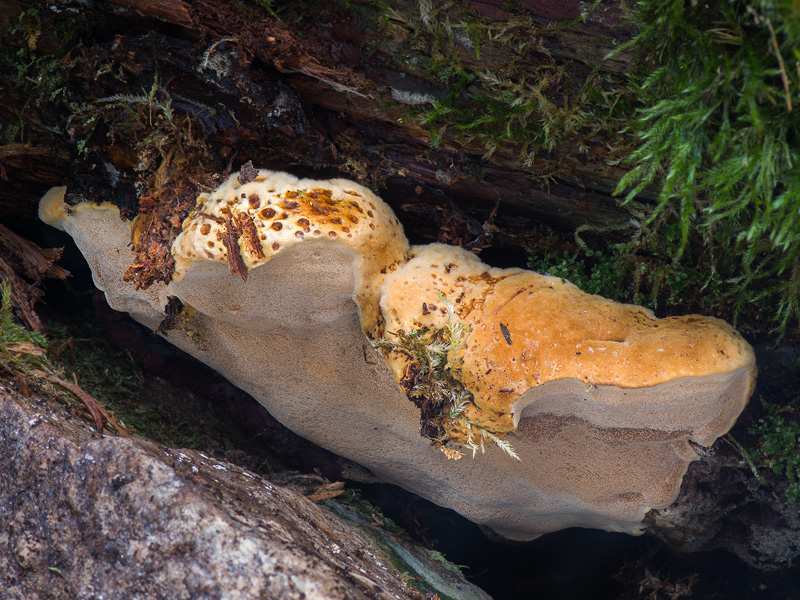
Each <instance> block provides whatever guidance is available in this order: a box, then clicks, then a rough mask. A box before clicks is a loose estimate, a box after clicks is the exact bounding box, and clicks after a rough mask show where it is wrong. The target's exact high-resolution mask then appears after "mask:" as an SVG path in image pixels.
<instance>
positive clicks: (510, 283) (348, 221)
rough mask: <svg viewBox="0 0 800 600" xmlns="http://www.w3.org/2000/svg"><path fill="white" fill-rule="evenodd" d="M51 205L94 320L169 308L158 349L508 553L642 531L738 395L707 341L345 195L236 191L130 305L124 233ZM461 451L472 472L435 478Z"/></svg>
mask: <svg viewBox="0 0 800 600" xmlns="http://www.w3.org/2000/svg"><path fill="white" fill-rule="evenodd" d="M62 197H63V189H62V190H60V192H53V193H51V194H48V195H47V196H45V198H44V199H43V200H42V203H41V205H40V215H41V217H42V219H43V220H44V221H45V222H47V223H50V224H52V225H54V226H56V227H60V228H62V229H64V230H66V231H67V232H69V233H70V234H71V235H72V236H73V237H74V238H75V241H76V243H77V244H78V246H79V248H80V249H81V251H82V252H83V254H84V255H85V256H86V257H87V259H88V261H89V264H90V267H91V268H92V271H93V275H94V278H95V281H96V283H97V285H98V286H99V287H100V288H101V289H103V290H104V291H105V293H106V296H107V298H108V300H109V303H110V304H111V306H112V307H114V308H116V309H117V310H123V311H126V312H129V313H130V314H131V315H132V316H133V317H134V318H135V319H137V320H139V321H140V322H142V323H144V324H146V325H148V326H150V327H151V328H153V329H156V328H157V327H158V326H159V324H160V323H161V322H162V320H163V319H164V309H165V306H167V304H168V303H169V302H170V298H178V299H179V300H180V302H181V304H182V305H183V307H184V313H185V315H187V316H186V317H185V319H184V320H185V322H186V324H187V325H188V328H189V329H190V330H191V331H189V332H188V333H187V331H186V328H184V331H181V330H178V329H170V330H165V329H166V328H163V327H162V328H161V334H162V335H163V336H164V337H166V338H167V339H168V340H169V341H171V342H172V343H174V344H175V345H177V346H179V347H181V348H182V349H184V350H186V351H187V352H189V353H190V354H192V355H194V356H195V357H197V358H198V359H199V360H201V361H203V362H205V363H206V364H208V365H210V366H212V367H213V368H215V369H217V370H218V371H219V372H220V373H222V374H223V375H225V376H226V377H228V379H230V380H231V381H232V382H233V383H234V384H236V385H238V386H239V387H241V388H243V389H244V390H246V391H248V392H249V393H251V394H252V395H253V396H254V397H255V398H256V399H258V400H259V401H260V402H261V403H262V404H264V406H265V407H266V408H267V409H268V410H269V411H270V412H271V413H272V414H273V415H274V416H275V417H276V418H278V419H279V420H280V421H282V422H283V423H284V424H285V425H286V426H287V427H289V428H290V429H292V430H294V431H295V432H296V433H298V434H300V435H302V436H304V437H306V438H308V439H309V440H311V441H313V442H315V443H317V444H319V445H321V446H323V447H325V448H328V449H329V450H331V451H333V452H335V453H337V454H340V455H342V456H345V457H347V458H349V459H351V460H353V461H355V462H358V463H360V464H362V465H364V466H366V467H367V468H369V469H370V470H372V471H373V472H374V473H375V474H376V475H378V476H380V477H382V478H384V479H385V480H387V481H391V482H393V483H397V484H399V485H401V486H403V487H405V488H407V489H409V490H411V491H414V492H416V493H418V494H420V495H422V496H424V497H426V498H428V499H430V500H432V501H434V502H436V503H438V504H440V505H443V506H447V507H450V508H453V509H455V510H457V511H458V512H460V513H461V514H463V515H464V516H466V517H467V518H469V519H471V520H473V521H476V522H478V523H481V524H484V525H488V526H490V527H492V528H493V529H495V530H496V531H498V532H499V533H501V534H502V535H505V536H507V537H510V538H514V539H531V538H533V537H536V536H537V535H539V534H541V533H544V532H549V531H555V530H558V529H562V528H565V527H571V526H583V527H597V528H604V529H607V530H615V531H626V532H629V533H637V532H639V531H641V520H642V519H643V517H644V515H645V513H646V512H647V510H649V509H650V508H653V507H665V506H668V505H669V504H671V503H672V502H673V501H674V500H675V498H676V497H677V494H678V491H679V489H680V483H681V480H682V478H683V475H684V474H685V472H686V469H687V467H688V464H689V463H690V462H691V461H692V460H696V458H697V455H696V453H695V452H694V450H693V449H692V446H691V444H690V441H692V442H695V443H697V444H700V445H710V444H711V443H713V441H714V440H715V439H716V438H717V437H719V436H720V435H722V434H724V433H725V432H726V431H727V430H728V429H729V428H730V427H731V426H732V424H733V423H734V421H735V420H736V418H737V417H738V415H739V413H740V412H741V411H742V409H743V408H744V406H745V404H746V402H747V400H748V398H749V396H750V394H751V393H752V388H753V385H754V379H755V371H756V369H755V359H754V355H753V352H752V349H751V348H750V346H749V345H748V344H747V343H746V342H745V341H744V340H743V339H742V338H741V336H739V334H738V333H736V332H735V331H734V330H733V329H732V328H731V327H730V326H728V325H727V324H725V323H723V322H722V321H719V320H717V319H713V318H706V317H699V316H689V317H670V318H666V319H657V318H655V317H654V316H653V314H652V313H651V312H650V311H648V310H646V309H643V308H641V307H637V306H631V305H623V304H618V303H614V302H611V301H609V300H606V299H603V298H600V297H598V296H592V295H589V294H585V293H583V292H581V291H580V290H578V289H577V288H576V287H575V286H573V285H572V284H570V283H567V282H564V281H562V280H561V279H558V278H554V277H549V276H544V275H539V274H536V273H533V272H530V271H524V270H520V269H493V268H491V267H488V266H487V265H485V264H483V263H482V262H481V261H480V260H479V259H478V258H477V257H476V256H475V255H473V254H471V253H469V252H467V251H465V250H462V249H460V248H454V247H448V246H443V245H440V244H433V245H429V246H421V247H414V248H409V246H408V242H407V240H406V238H405V236H404V235H403V230H402V227H401V225H400V224H399V223H398V221H397V219H396V217H395V216H394V214H393V213H392V211H391V209H390V208H389V207H388V206H387V205H386V204H385V203H383V201H382V200H380V199H379V198H378V197H377V196H375V195H374V194H373V193H372V192H370V191H369V190H368V189H366V188H364V187H362V186H360V185H358V184H355V183H352V182H349V181H345V180H337V179H335V180H331V181H316V180H308V179H297V178H295V177H293V176H291V175H288V174H285V173H276V172H271V171H264V170H262V171H257V172H254V173H251V174H250V175H249V176H244V175H239V174H234V175H232V176H231V177H230V178H229V179H228V180H227V181H226V182H225V183H223V184H222V186H221V187H220V188H219V189H217V190H215V191H214V192H211V193H208V194H201V195H200V197H199V198H198V202H197V208H196V209H195V210H194V211H193V212H192V213H191V214H190V215H189V216H188V217H187V218H186V219H185V221H184V222H183V226H182V232H181V233H180V235H179V236H178V237H177V239H175V241H174V243H173V244H172V248H171V251H172V254H173V256H174V257H175V263H176V269H175V274H174V276H173V279H172V281H171V282H170V283H169V284H163V283H156V284H154V285H152V286H151V287H150V288H148V289H146V290H137V289H135V288H134V286H133V285H132V284H130V283H126V282H124V281H123V277H122V275H123V273H124V271H125V268H126V267H127V264H128V262H130V259H131V258H132V252H131V250H130V248H129V247H128V244H129V241H130V234H131V232H130V226H129V224H127V223H126V222H124V221H122V220H120V217H119V214H118V212H115V210H113V209H112V208H110V207H108V206H94V205H89V204H85V205H80V206H78V207H72V208H68V207H66V205H64V204H63V201H62ZM198 338H202V340H203V342H204V343H203V344H202V347H201V346H198V344H197V343H196V341H197V339H198ZM409 399H410V400H413V402H410V401H409ZM432 445H433V446H434V447H436V448H438V449H440V450H442V452H439V451H437V450H436V448H432V447H431V446H432ZM465 448H466V449H468V450H471V451H472V453H473V454H474V453H475V452H476V451H480V452H481V454H480V455H479V456H477V457H476V458H475V459H474V460H470V459H463V460H450V459H451V458H458V457H460V455H461V454H462V451H463V450H464V449H465ZM509 455H511V456H509ZM515 458H518V459H519V460H515Z"/></svg>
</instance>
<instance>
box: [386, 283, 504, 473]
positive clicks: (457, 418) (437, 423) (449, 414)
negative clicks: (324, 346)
mask: <svg viewBox="0 0 800 600" xmlns="http://www.w3.org/2000/svg"><path fill="white" fill-rule="evenodd" d="M436 295H437V296H438V297H439V300H440V301H441V302H442V303H443V304H444V305H445V308H446V309H447V324H446V325H445V327H443V328H441V329H435V330H432V329H428V328H422V329H415V330H414V331H410V332H409V333H405V332H403V331H399V332H395V333H387V335H386V336H385V337H383V338H381V339H379V340H376V341H374V342H373V343H374V345H375V346H376V347H378V348H382V349H384V350H387V351H389V352H399V353H400V354H403V355H405V356H407V357H408V358H409V360H410V366H409V368H408V369H407V370H406V377H405V379H404V380H403V381H402V382H401V386H402V387H403V388H404V390H405V391H406V393H407V394H408V396H409V398H411V399H412V400H414V403H415V404H416V405H417V406H418V407H419V409H420V435H421V436H422V437H426V438H428V439H430V440H431V443H432V444H433V445H434V446H435V447H436V448H438V449H439V450H441V451H442V452H444V454H445V455H446V456H447V458H452V459H455V460H458V459H459V458H461V457H462V456H463V453H462V452H461V450H460V449H458V448H457V447H459V446H460V447H463V448H467V449H469V450H472V456H473V458H474V457H475V455H476V454H477V452H478V450H480V451H481V453H483V452H485V451H486V444H487V443H490V444H494V445H496V446H497V447H498V448H500V449H501V450H502V451H503V452H505V453H506V454H508V455H509V456H511V457H513V458H516V459H517V460H520V458H519V456H517V453H516V452H515V451H514V449H513V447H512V446H511V444H510V443H509V442H508V441H507V440H504V439H503V438H502V434H501V435H497V434H495V433H493V432H491V431H489V430H488V429H486V428H484V427H481V426H480V425H478V424H477V423H475V422H473V421H471V420H470V419H469V417H468V416H467V415H466V409H467V407H468V406H469V405H470V404H473V396H472V393H471V392H470V391H469V390H468V389H466V388H465V387H464V384H463V383H462V382H461V381H460V379H459V377H460V363H461V362H462V360H461V358H460V352H461V350H462V348H463V346H464V343H465V342H466V338H467V337H468V336H469V334H470V333H471V331H472V330H471V329H470V328H469V327H468V326H466V325H464V324H463V323H462V322H461V321H460V320H459V319H458V316H457V315H456V312H455V310H454V308H453V304H452V303H451V302H450V301H449V300H448V299H447V298H445V296H444V294H442V292H440V291H438V290H437V291H436ZM389 336H391V337H392V338H393V339H389ZM448 445H453V446H456V448H452V447H448Z"/></svg>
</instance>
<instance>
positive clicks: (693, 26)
mask: <svg viewBox="0 0 800 600" xmlns="http://www.w3.org/2000/svg"><path fill="white" fill-rule="evenodd" d="M632 18H633V20H634V21H635V23H636V24H637V25H638V26H639V27H640V29H641V33H640V34H639V35H638V37H637V38H635V39H634V40H633V42H631V45H632V46H633V47H634V48H636V49H638V50H639V51H640V52H641V54H642V64H641V66H642V68H643V70H644V71H645V72H646V73H648V74H647V75H646V76H645V77H643V78H642V79H641V81H640V83H639V85H638V86H637V87H636V89H635V92H636V93H637V95H638V97H639V101H640V102H641V104H642V108H641V109H640V110H639V112H638V115H637V118H636V120H635V121H634V123H633V125H632V129H633V130H634V131H635V133H636V135H637V137H638V149H637V150H636V151H635V152H633V153H632V155H631V157H630V164H631V165H632V167H633V168H632V170H631V171H630V172H629V173H628V174H627V175H626V176H625V177H624V178H623V179H622V180H621V182H620V184H619V187H618V189H617V192H618V193H622V192H627V196H626V199H627V201H628V202H632V201H633V200H634V198H635V197H636V195H637V194H640V193H645V194H648V193H652V194H653V195H654V197H655V199H656V206H655V209H654V210H652V211H649V213H644V214H642V222H643V224H644V226H645V227H652V228H654V229H655V230H656V232H657V235H661V232H662V231H671V228H673V226H677V229H678V231H679V234H680V235H679V239H678V241H677V243H676V244H674V245H673V247H672V248H671V254H672V257H673V259H674V260H675V261H680V260H681V259H682V257H683V255H684V254H685V253H688V252H691V251H692V248H693V246H694V247H695V248H696V247H698V246H700V245H703V246H705V247H706V249H707V252H709V253H711V254H714V255H715V256H714V260H712V261H709V262H708V264H707V265H706V267H707V269H706V273H705V274H711V273H713V271H712V269H714V268H715V266H716V265H722V268H721V269H718V270H720V271H721V270H727V271H728V272H729V273H731V274H733V273H734V272H735V273H736V275H735V276H733V277H732V278H731V282H730V283H731V284H732V285H730V286H729V287H730V288H731V289H735V290H736V293H737V294H738V295H739V297H740V300H739V303H738V304H739V305H738V308H737V312H738V310H741V308H742V307H743V306H744V305H745V304H744V303H747V302H751V301H757V302H764V301H767V302H769V303H772V304H773V305H774V306H775V308H776V310H774V311H773V315H772V318H771V325H772V327H773V328H774V329H775V330H776V331H777V332H778V333H779V334H784V333H785V332H786V331H787V329H788V328H789V326H790V324H791V323H792V322H793V321H795V320H796V319H797V318H798V317H800V299H799V298H800V296H798V292H799V291H800V163H799V162H798V161H799V160H800V151H799V150H798V147H797V140H798V139H800V120H798V118H797V115H796V112H797V109H798V108H800V70H798V69H799V68H800V67H798V65H800V45H798V40H800V13H798V12H797V6H796V3H793V2H791V1H789V0H752V1H749V0H712V1H710V2H706V3H694V2H692V3H686V2H684V1H683V0H644V1H642V2H639V3H638V4H637V5H636V7H635V9H634V10H633V13H632Z"/></svg>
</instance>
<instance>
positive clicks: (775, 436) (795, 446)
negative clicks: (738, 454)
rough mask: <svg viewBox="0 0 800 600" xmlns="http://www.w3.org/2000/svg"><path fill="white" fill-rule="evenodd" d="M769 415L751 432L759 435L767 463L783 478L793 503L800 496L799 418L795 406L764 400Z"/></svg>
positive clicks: (787, 499) (762, 452) (790, 500)
mask: <svg viewBox="0 0 800 600" xmlns="http://www.w3.org/2000/svg"><path fill="white" fill-rule="evenodd" d="M764 408H765V409H766V415H765V416H764V417H763V418H762V419H759V422H758V424H757V425H756V426H755V427H753V428H752V430H751V433H753V434H755V435H757V436H758V438H759V441H758V443H759V449H760V455H761V456H762V457H763V460H764V462H765V463H766V466H767V467H768V468H769V469H770V470H772V472H773V473H775V474H776V475H778V476H779V477H780V478H781V479H783V480H784V482H785V485H786V488H785V490H784V497H785V498H786V501H787V502H789V503H790V504H796V503H797V501H798V499H800V421H798V420H797V414H798V413H797V408H796V407H795V406H791V405H789V406H781V407H778V406H775V405H772V404H767V403H765V404H764Z"/></svg>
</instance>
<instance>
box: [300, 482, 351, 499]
mask: <svg viewBox="0 0 800 600" xmlns="http://www.w3.org/2000/svg"><path fill="white" fill-rule="evenodd" d="M343 487H344V481H334V482H333V483H326V484H325V485H320V486H318V487H316V488H314V489H313V490H311V491H312V492H313V493H311V494H308V495H307V496H306V498H308V499H309V500H311V501H312V502H320V501H321V500H330V499H331V498H336V496H341V495H342V494H344V492H345V490H343V489H342V488H343Z"/></svg>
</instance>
